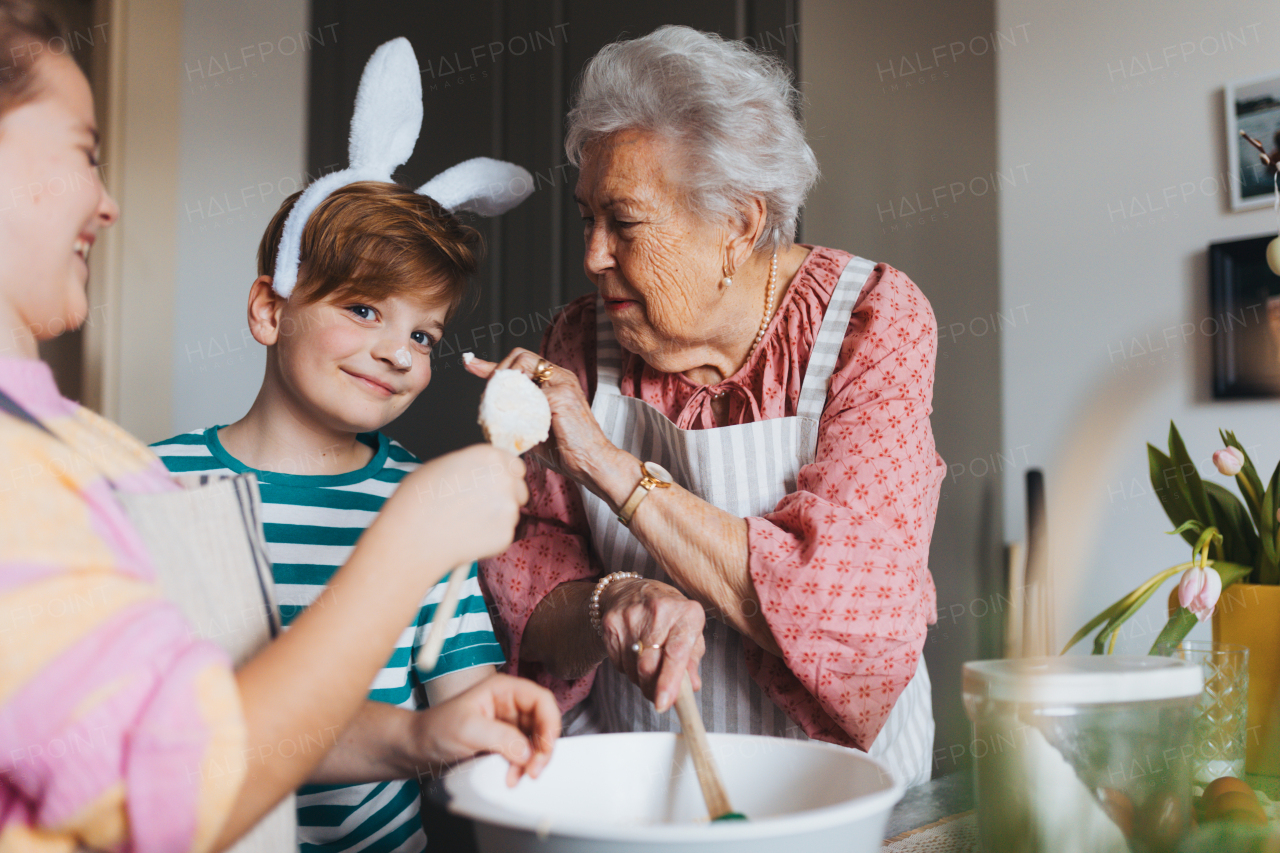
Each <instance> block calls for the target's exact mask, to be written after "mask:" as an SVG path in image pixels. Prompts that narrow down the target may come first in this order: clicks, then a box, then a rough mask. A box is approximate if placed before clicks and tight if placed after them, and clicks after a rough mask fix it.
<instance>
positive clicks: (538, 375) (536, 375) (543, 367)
mask: <svg viewBox="0 0 1280 853" xmlns="http://www.w3.org/2000/svg"><path fill="white" fill-rule="evenodd" d="M555 369H556V367H555V365H554V364H552V363H551V362H549V361H547V360H546V359H545V358H540V359H538V366H537V367H535V368H534V369H533V381H534V382H536V383H538V385H540V386H541V385H545V384H546V383H547V380H549V379H550V378H551V371H553V370H555Z"/></svg>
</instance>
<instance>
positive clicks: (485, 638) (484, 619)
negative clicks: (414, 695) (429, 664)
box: [413, 563, 506, 681]
mask: <svg viewBox="0 0 1280 853" xmlns="http://www.w3.org/2000/svg"><path fill="white" fill-rule="evenodd" d="M478 570H479V565H478V564H477V563H472V564H471V571H470V572H469V573H468V575H467V582H466V584H465V585H464V586H463V588H462V597H461V598H460V599H459V600H458V607H457V609H456V610H455V611H454V615H453V618H452V619H450V620H449V627H448V630H447V632H446V634H445V641H444V648H443V649H442V650H441V652H440V660H439V661H438V662H437V663H436V667H435V669H433V670H432V671H431V672H430V673H429V674H427V675H420V677H421V678H422V680H423V681H431V680H433V679H436V678H439V677H440V676H442V675H447V674H448V673H451V672H459V671H461V670H464V669H471V668H472V667H476V666H485V665H486V664H492V665H493V666H502V665H503V664H504V663H506V657H505V656H504V655H503V654H502V647H501V646H500V645H498V638H497V637H495V636H494V633H493V622H492V621H491V620H490V618H489V608H488V606H487V605H486V604H485V600H484V596H483V595H482V594H481V592H480V579H479V576H478V574H477V572H478ZM448 582H449V579H448V576H446V577H445V579H444V580H442V581H440V583H438V584H436V585H435V586H434V587H433V588H432V589H431V591H430V592H429V593H428V594H427V597H426V598H425V599H424V600H423V606H422V608H421V609H420V610H419V611H418V629H417V631H416V633H415V636H414V640H413V656H414V659H415V660H416V659H417V656H418V650H419V647H420V646H421V645H422V644H423V643H425V642H426V640H427V636H428V635H429V634H430V633H431V623H432V620H433V619H434V617H435V613H436V609H437V608H438V607H439V605H440V601H441V599H443V598H444V592H445V587H447V586H448Z"/></svg>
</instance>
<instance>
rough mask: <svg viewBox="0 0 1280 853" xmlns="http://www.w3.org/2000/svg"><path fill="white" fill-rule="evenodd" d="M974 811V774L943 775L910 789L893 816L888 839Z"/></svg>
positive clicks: (891, 816) (963, 771) (886, 833)
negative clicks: (955, 815)
mask: <svg viewBox="0 0 1280 853" xmlns="http://www.w3.org/2000/svg"><path fill="white" fill-rule="evenodd" d="M972 808H973V774H972V772H971V771H969V770H961V771H959V772H957V773H950V774H948V775H946V776H940V777H938V778H937V779H934V780H932V781H930V782H926V783H925V784H923V785H917V786H916V787H914V788H908V789H907V793H906V794H904V795H903V797H902V799H901V800H900V801H899V802H898V804H897V805H896V806H894V807H893V813H892V814H890V815H889V825H888V826H886V827H885V829H884V837H885V838H893V837H894V836H895V835H901V834H902V833H904V832H908V831H909V830H912V829H918V828H920V827H922V826H928V825H929V824H931V823H934V822H936V821H939V820H942V819H943V818H944V817H950V816H951V815H954V814H959V813H960V812H967V811H969V810H970V809H972Z"/></svg>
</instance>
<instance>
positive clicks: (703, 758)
mask: <svg viewBox="0 0 1280 853" xmlns="http://www.w3.org/2000/svg"><path fill="white" fill-rule="evenodd" d="M676 714H677V715H679V717H680V728H681V729H683V730H684V739H685V743H686V744H687V745H688V747H689V757H690V758H692V759H693V769H694V770H695V771H696V772H697V774H698V784H699V785H700V786H702V799H704V800H705V801H706V803H707V812H708V813H709V814H710V815H711V820H713V821H717V820H746V819H747V816H746V815H744V814H739V813H738V812H735V811H734V810H733V806H731V805H729V795H728V794H726V793H725V791H724V785H723V784H722V783H721V782H720V773H719V772H718V771H717V770H716V763H715V760H714V759H712V757H711V744H710V743H709V742H708V741H707V729H706V726H704V725H703V724H702V713H701V712H700V711H699V710H698V701H697V700H696V699H694V698H693V683H692V682H691V681H689V673H687V672H686V673H685V674H684V678H683V679H682V680H681V682H680V692H679V693H677V694H676Z"/></svg>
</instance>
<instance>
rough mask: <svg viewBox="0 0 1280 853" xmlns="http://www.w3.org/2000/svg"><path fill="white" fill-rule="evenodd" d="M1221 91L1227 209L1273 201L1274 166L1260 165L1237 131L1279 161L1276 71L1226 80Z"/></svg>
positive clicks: (1279, 112) (1279, 109)
mask: <svg viewBox="0 0 1280 853" xmlns="http://www.w3.org/2000/svg"><path fill="white" fill-rule="evenodd" d="M1225 94H1226V98H1225V101H1226V110H1227V159H1228V161H1229V162H1230V167H1231V175H1232V177H1233V180H1232V181H1231V182H1230V183H1231V209H1232V210H1248V209H1250V208H1254V207H1265V206H1266V205H1269V204H1272V203H1273V197H1272V192H1273V187H1274V181H1275V175H1276V173H1275V166H1274V165H1272V166H1271V167H1268V166H1264V165H1263V164H1262V160H1261V159H1260V158H1259V157H1258V150H1257V149H1256V148H1254V147H1253V146H1252V145H1250V144H1249V143H1248V142H1246V141H1245V140H1244V139H1243V138H1241V136H1240V131H1242V130H1243V131H1244V132H1245V133H1247V134H1249V135H1250V136H1252V137H1253V138H1254V139H1256V140H1258V141H1259V142H1261V143H1262V144H1263V145H1264V146H1266V149H1267V153H1268V154H1269V155H1270V157H1271V162H1272V164H1275V163H1276V162H1277V161H1280V71H1276V72H1273V73H1271V74H1268V75H1266V76H1265V77H1251V78H1249V79H1247V80H1236V81H1234V82H1231V83H1228V84H1227V85H1226V86H1225Z"/></svg>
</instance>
